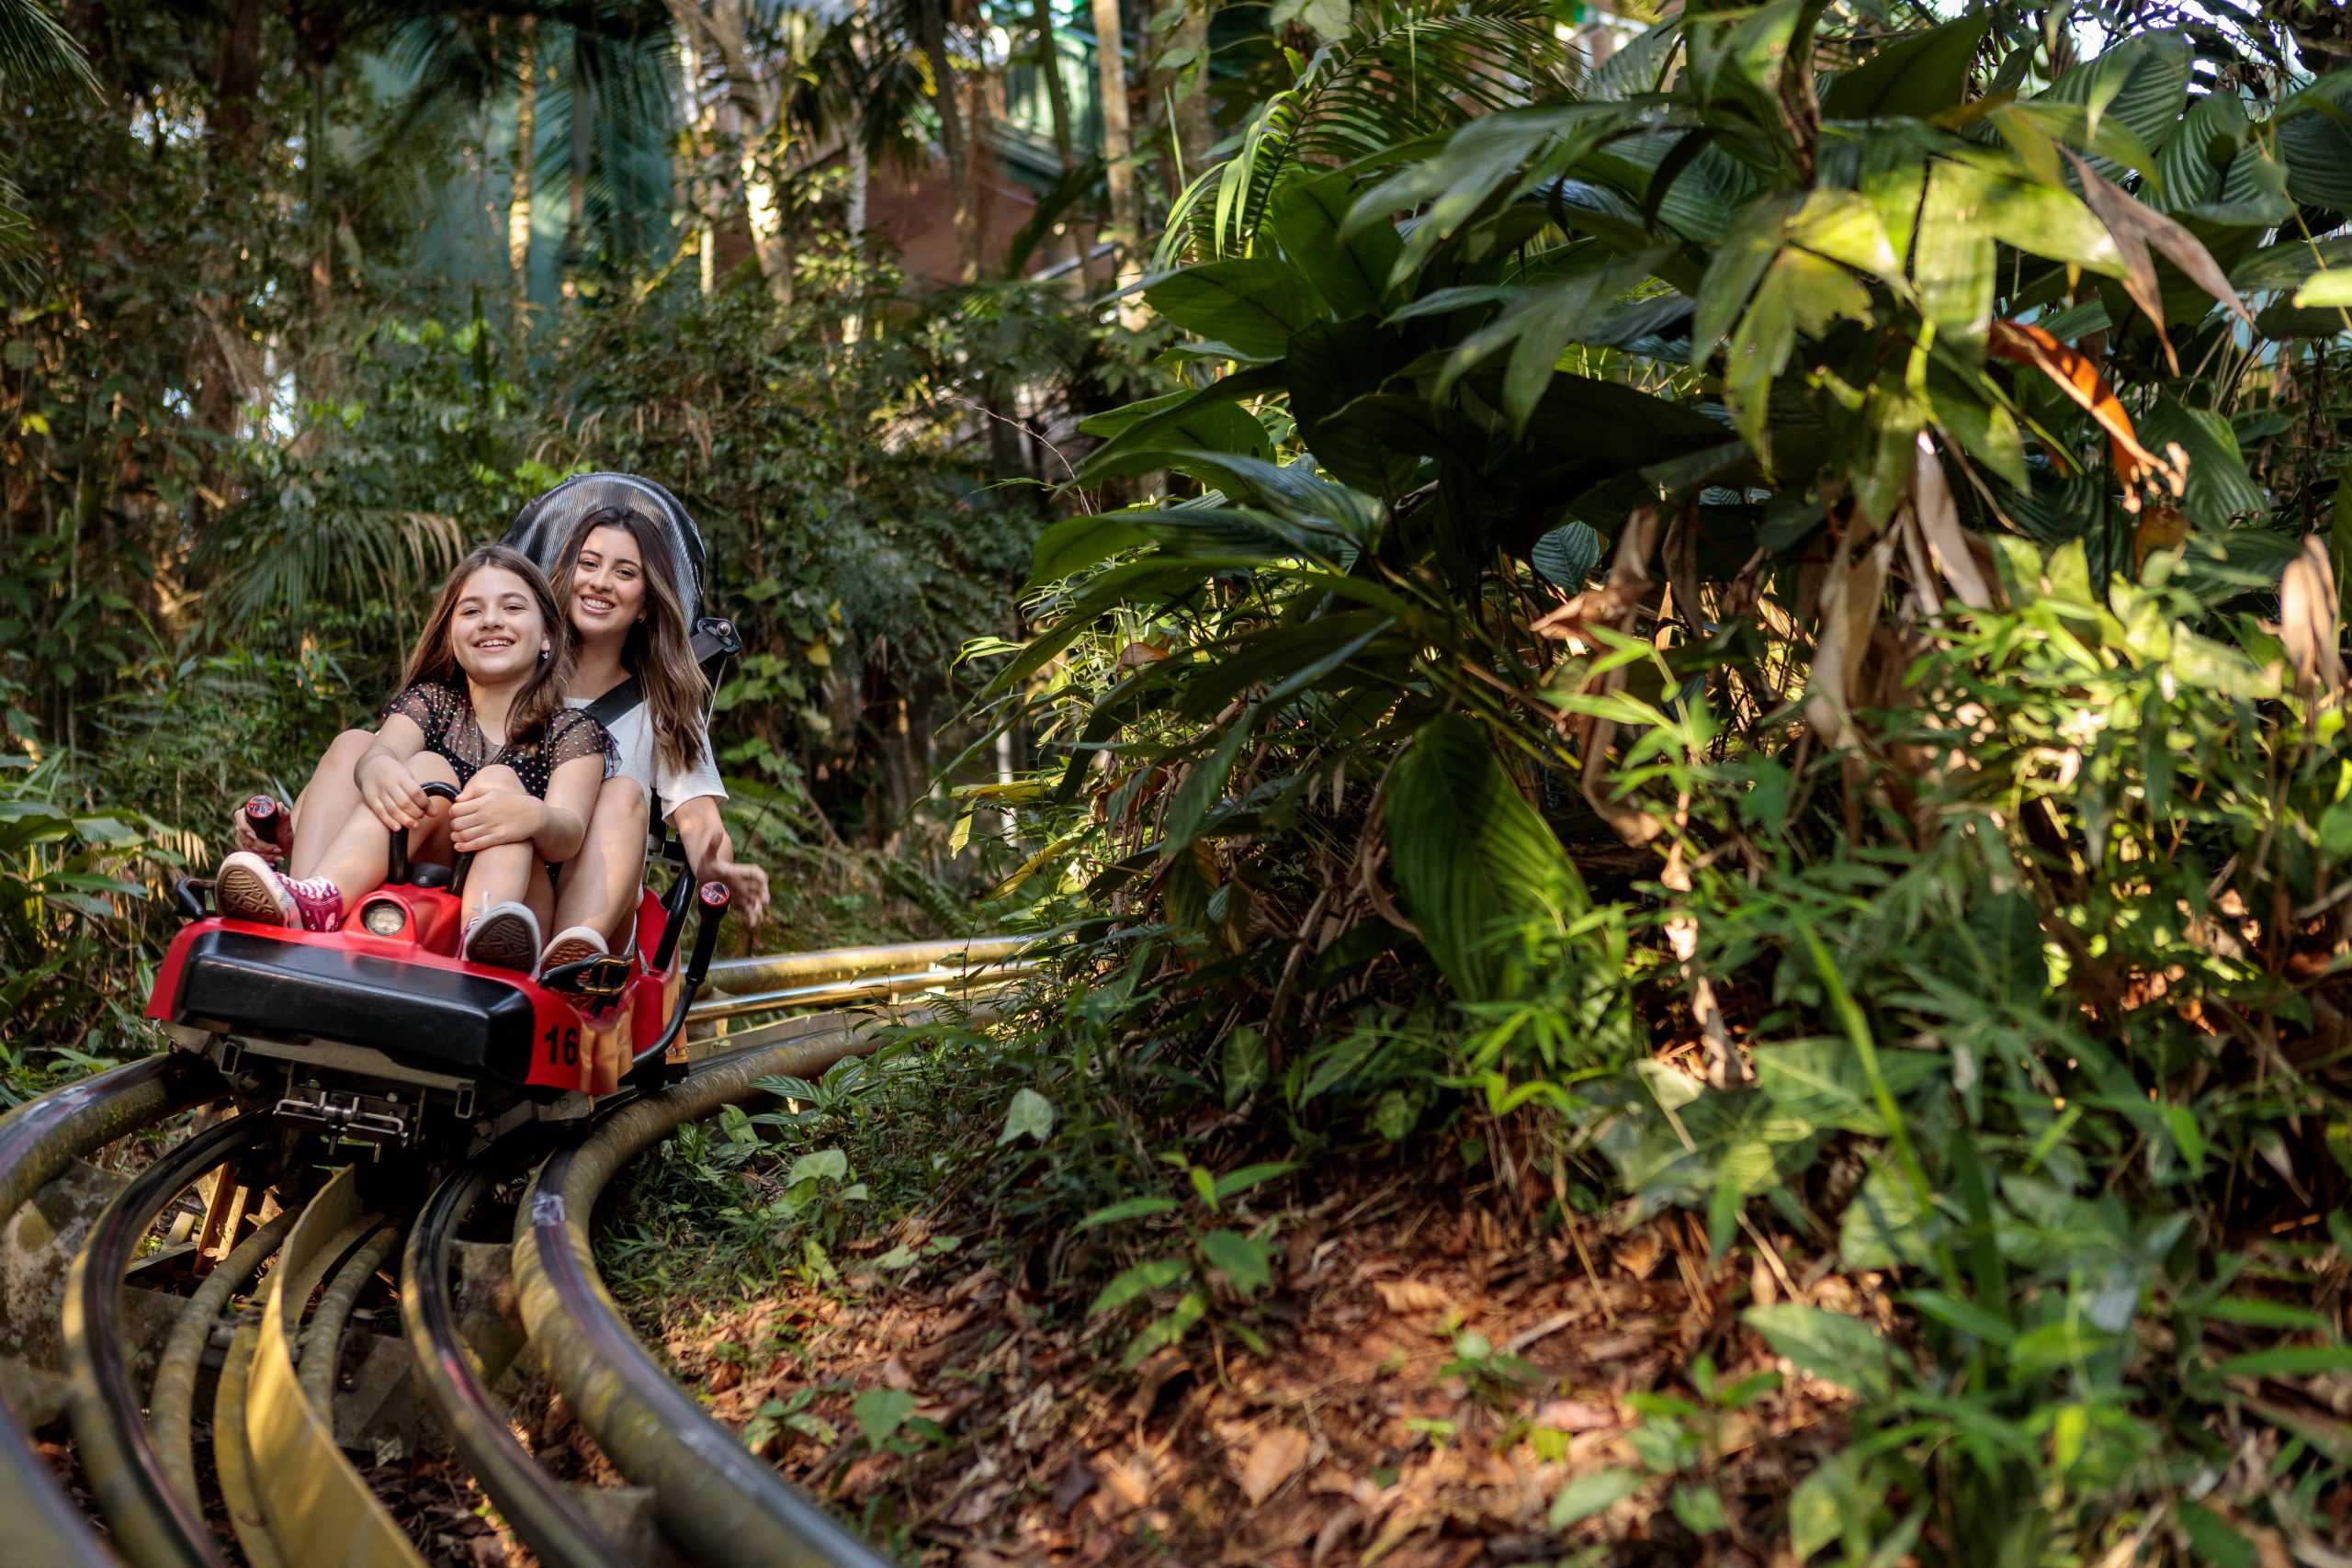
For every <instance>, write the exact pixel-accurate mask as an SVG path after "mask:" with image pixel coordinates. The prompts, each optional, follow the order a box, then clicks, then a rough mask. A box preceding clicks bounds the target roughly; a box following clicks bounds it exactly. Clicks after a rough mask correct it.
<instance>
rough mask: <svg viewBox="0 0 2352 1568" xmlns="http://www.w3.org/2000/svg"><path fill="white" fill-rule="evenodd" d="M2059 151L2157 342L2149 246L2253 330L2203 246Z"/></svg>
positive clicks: (2161, 323) (2158, 300)
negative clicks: (2118, 256)
mask: <svg viewBox="0 0 2352 1568" xmlns="http://www.w3.org/2000/svg"><path fill="white" fill-rule="evenodd" d="M2060 151H2061V152H2064V153H2065V154H2066V161H2067V162H2068V163H2070V164H2074V165H2075V175H2077V176H2079V177H2080V178H2081V180H2082V182H2083V199H2084V201H2086V203H2088V204H2089V206H2090V209H2091V211H2092V212H2093V213H2094V214H2096V215H2097V217H2098V220H2099V221H2100V222H2101V223H2104V224H2106V225H2107V231H2108V232H2109V234H2112V235H2114V236H2115V248H2116V249H2117V250H2119V251H2120V252H2122V253H2123V265H2124V266H2125V267H2126V268H2127V269H2128V270H2127V271H2126V273H2125V276H2124V279H2123V288H2124V291H2125V292H2126V293H2128V294H2130V295H2131V302H2132V303H2133V304H2135V305H2137V306H2139V307H2140V309H2141V310H2143V311H2145V312H2146V313H2147V317H2148V319H2149V320H2150V321H2154V322H2155V324H2156V332H2157V334H2158V335H2159V336H2162V335H2163V333H2164V327H2165V307H2164V300H2163V299H2162V297H2161V296H2160V294H2159V293H2158V290H2157V287H2156V265H2155V262H2154V259H2153V258H2151V257H2150V256H2149V254H2148V247H2149V246H2151V245H2154V247H2155V248H2156V249H2157V250H2159V251H2162V252H2163V253H2164V254H2165V259H2166V260H2167V261H2170V262H2171V263H2172V265H2175V266H2177V267H2178V268H2180V270H2181V271H2182V272H2184V273H2186V274H2188V280H2189V281H2190V282H2191V283H2194V284H2195V285H2197V287H2198V288H2202V289H2203V290H2205V292H2206V293H2208V294H2211V296H2212V297H2213V298H2214V299H2219V300H2220V301H2221V302H2222V304H2224V305H2226V306H2228V307H2229V309H2230V310H2231V311H2232V313H2233V314H2234V315H2235V316H2236V317H2237V318H2238V320H2240V321H2244V322H2245V324H2246V325H2247V326H2248V327H2252V326H2253V325H2254V317H2253V316H2252V315H2251V314H2249V313H2248V312H2247V310H2246V308H2245V300H2243V299H2239V298H2238V291H2237V290H2236V289H2234V288H2231V287H2230V277H2229V274H2227V273H2225V272H2223V271H2222V267H2221V264H2220V263H2218V262H2216V261H2215V260H2214V259H2213V253H2212V252H2211V251H2209V250H2207V249H2206V248H2205V242H2204V241H2202V240H2200V239H2199V238H2198V237H2197V236H2196V235H2194V234H2192V233H2190V232H2189V231H2188V230H2187V229H2185V228H2183V227H2182V226H2181V225H2180V224H2179V223H2178V222H2177V221H2176V220H2173V219H2170V218H2167V217H2165V215H2164V214H2163V213H2161V212H2158V211H2156V210H2155V209H2153V208H2151V207H2147V206H2145V205H2143V203H2142V202H2141V201H2140V200H2139V198H2138V197H2134V196H2132V195H2131V192H2129V191H2127V190H2125V189H2123V188H2122V187H2121V186H2118V185H2116V184H2114V183H2113V182H2112V181H2110V180H2109V179H2108V178H2106V176H2104V175H2101V174H2100V173H2099V172H2098V170H2097V169H2094V168H2092V167H2091V166H2090V164H2086V163H2085V162H2084V161H2083V158H2082V155H2081V154H2080V153H2078V152H2075V150H2074V149H2073V148H2071V147H2062V148H2061V149H2060ZM2171 355H2172V344H2169V343H2166V344H2165V356H2166V357H2167V358H2169V357H2170V356H2171ZM2178 368H2179V365H2178V364H2177V362H2176V363H2175V365H2174V369H2176V370H2177V369H2178Z"/></svg>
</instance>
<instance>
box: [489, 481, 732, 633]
mask: <svg viewBox="0 0 2352 1568" xmlns="http://www.w3.org/2000/svg"><path fill="white" fill-rule="evenodd" d="M605 506H633V507H635V508H636V509H637V510H638V511H639V512H642V513H645V514H646V515H647V516H648V517H650V518H652V519H653V521H654V522H656V523H658V524H660V525H662V528H663V529H664V530H665V531H666V532H667V533H668V534H669V536H670V549H671V563H672V565H673V567H674V568H675V569H676V571H677V577H678V588H679V592H682V593H683V594H684V596H685V601H686V624H687V625H688V626H693V625H694V624H695V622H697V621H698V620H700V619H701V618H702V606H703V593H704V588H705V582H704V577H703V562H704V555H703V547H702V530H701V529H699V528H697V527H695V520H694V518H693V516H692V515H691V514H690V513H688V512H687V511H686V509H685V507H684V505H682V504H681V503H680V502H679V501H678V498H677V497H676V496H674V495H672V494H671V493H670V492H669V491H666V490H663V489H662V487H661V486H660V485H658V484H655V483H654V482H653V481H652V480H651V479H642V478H640V477H639V476H638V475H636V474H576V475H574V476H573V477H572V478H571V479H566V480H564V481H563V482H562V483H561V484H560V485H558V486H556V487H555V488H554V489H553V490H551V491H548V492H547V493H546V494H545V495H542V496H540V497H538V498H537V500H535V501H533V502H530V503H529V504H528V505H526V506H525V507H524V508H523V510H522V511H521V512H519V513H515V525H514V526H513V527H511V528H509V529H507V530H506V540H505V542H506V543H507V544H510V545H512V546H514V547H515V548H516V549H518V550H520V551H522V552H523V553H524V554H525V555H526V556H528V557H530V558H532V559H533V560H535V561H537V562H538V563H539V570H542V571H546V572H552V571H554V570H555V563H556V558H558V557H559V556H560V555H562V553H563V547H564V545H565V544H566V543H567V542H569V541H570V539H571V531H572V529H573V528H575V527H576V526H578V525H579V523H580V520H581V519H582V518H583V517H585V516H587V515H588V514H589V513H592V512H594V511H596V510H597V509H598V508H600V507H605Z"/></svg>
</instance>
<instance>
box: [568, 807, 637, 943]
mask: <svg viewBox="0 0 2352 1568" xmlns="http://www.w3.org/2000/svg"><path fill="white" fill-rule="evenodd" d="M648 815H649V811H648V808H647V806H646V801H645V791H644V789H643V787H642V786H640V785H639V784H638V782H637V781H636V780H635V779H630V778H616V779H606V780H605V784H604V787H603V788H602V789H600V790H598V791H597V792H596V808H595V810H594V812H592V813H591V814H590V815H589V818H588V836H587V837H586V838H585V839H583V840H582V841H581V845H580V852H579V853H578V854H576V855H574V856H572V857H571V862H570V863H568V864H566V865H565V866H564V868H563V883H562V886H560V888H558V889H557V892H556V900H555V915H554V918H553V919H552V920H550V921H549V922H548V924H547V925H546V927H545V928H544V929H545V930H546V931H548V933H549V934H550V935H552V934H553V933H554V932H557V931H569V930H571V928H572V927H573V926H589V927H593V928H594V930H596V931H599V932H601V933H602V934H603V936H604V938H605V941H606V942H610V943H611V944H612V945H613V948H614V951H615V952H618V951H619V949H620V944H621V942H622V939H623V938H624V937H625V936H627V934H628V922H629V919H630V917H631V916H633V915H635V914H636V913H637V890H638V887H639V885H640V884H642V883H643V882H644V880H645V829H646V819H647V817H648Z"/></svg>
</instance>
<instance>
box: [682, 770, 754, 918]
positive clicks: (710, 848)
mask: <svg viewBox="0 0 2352 1568" xmlns="http://www.w3.org/2000/svg"><path fill="white" fill-rule="evenodd" d="M670 820H671V822H672V823H673V825H674V826H675V827H676V828H677V829H678V842H679V843H680V844H681V845H682V846H683V847H684V850H685V852H686V863H687V864H688V865H690V866H692V867H693V868H694V874H695V878H696V880H698V881H703V882H723V883H725V884H726V885H727V889H728V891H729V892H730V893H732V894H734V895H735V908H736V911H737V912H738V913H739V914H741V916H742V917H743V923H744V924H746V925H752V926H755V925H758V924H759V923H760V917H761V916H762V915H763V914H765V913H767V907H768V874H767V873H766V872H764V871H763V870H761V869H760V868H759V867H758V866H756V865H751V864H747V863H744V862H741V861H739V860H737V859H736V858H735V840H732V839H730V838H729V837H728V835H727V824H726V823H725V822H723V821H721V820H720V819H719V816H718V796H717V795H695V797H693V798H692V799H691V800H682V801H680V802H679V803H678V804H677V805H676V806H675V807H672V808H671V811H670Z"/></svg>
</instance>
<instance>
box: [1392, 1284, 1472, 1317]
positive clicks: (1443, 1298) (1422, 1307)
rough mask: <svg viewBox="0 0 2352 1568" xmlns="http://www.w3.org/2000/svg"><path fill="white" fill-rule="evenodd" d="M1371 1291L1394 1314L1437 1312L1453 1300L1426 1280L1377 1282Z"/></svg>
mask: <svg viewBox="0 0 2352 1568" xmlns="http://www.w3.org/2000/svg"><path fill="white" fill-rule="evenodd" d="M1373 1289H1374V1290H1375V1291H1378V1292H1380V1299H1381V1301H1382V1302H1383V1303H1385V1305H1386V1306H1387V1308H1388V1310H1389V1311H1390V1312H1394V1313H1415V1312H1437V1311H1440V1310H1442V1308H1443V1307H1444V1306H1445V1305H1446V1304H1447V1303H1448V1302H1449V1301H1451V1300H1452V1299H1453V1298H1451V1297H1450V1296H1448V1295H1447V1294H1446V1293H1445V1292H1444V1290H1443V1289H1442V1288H1441V1287H1439V1286H1437V1285H1433V1284H1431V1283H1430V1281H1428V1280H1374V1282H1373Z"/></svg>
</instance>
